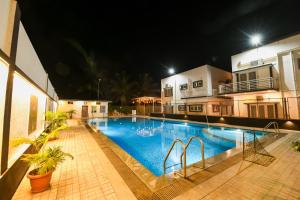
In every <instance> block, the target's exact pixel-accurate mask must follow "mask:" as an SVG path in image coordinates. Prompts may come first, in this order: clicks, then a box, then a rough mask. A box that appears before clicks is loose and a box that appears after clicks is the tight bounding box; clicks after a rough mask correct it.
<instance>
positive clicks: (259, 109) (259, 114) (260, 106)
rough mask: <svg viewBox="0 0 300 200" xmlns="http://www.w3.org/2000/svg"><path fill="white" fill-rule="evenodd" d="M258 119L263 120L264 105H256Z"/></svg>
mask: <svg viewBox="0 0 300 200" xmlns="http://www.w3.org/2000/svg"><path fill="white" fill-rule="evenodd" d="M258 117H259V118H265V117H266V116H265V105H258Z"/></svg>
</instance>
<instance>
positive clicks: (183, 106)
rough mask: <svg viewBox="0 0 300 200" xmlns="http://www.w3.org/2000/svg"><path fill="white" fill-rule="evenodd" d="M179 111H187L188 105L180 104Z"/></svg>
mask: <svg viewBox="0 0 300 200" xmlns="http://www.w3.org/2000/svg"><path fill="white" fill-rule="evenodd" d="M178 111H186V105H178Z"/></svg>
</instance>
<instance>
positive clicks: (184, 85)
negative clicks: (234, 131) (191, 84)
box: [179, 83, 188, 90]
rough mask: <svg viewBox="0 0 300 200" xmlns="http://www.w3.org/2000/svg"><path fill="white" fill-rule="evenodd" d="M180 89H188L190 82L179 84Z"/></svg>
mask: <svg viewBox="0 0 300 200" xmlns="http://www.w3.org/2000/svg"><path fill="white" fill-rule="evenodd" d="M179 89H180V90H187V89H188V84H187V83H185V84H182V85H180V86H179Z"/></svg>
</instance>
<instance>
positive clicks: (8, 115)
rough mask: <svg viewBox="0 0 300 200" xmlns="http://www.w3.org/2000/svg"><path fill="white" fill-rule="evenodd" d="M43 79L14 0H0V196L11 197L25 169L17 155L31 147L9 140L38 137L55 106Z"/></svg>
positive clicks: (55, 96) (53, 97)
mask: <svg viewBox="0 0 300 200" xmlns="http://www.w3.org/2000/svg"><path fill="white" fill-rule="evenodd" d="M4 60H5V61H4ZM47 82H48V76H47V73H46V72H45V70H44V68H43V66H42V64H41V62H40V60H39V58H38V56H37V54H36V52H35V50H34V48H33V46H32V44H31V42H30V40H29V37H28V36H27V34H26V32H25V29H24V27H23V25H22V24H21V22H20V10H19V9H18V6H17V1H16V0H0V150H1V151H0V194H1V195H0V199H11V198H12V195H13V193H14V191H15V190H16V188H17V186H18V185H19V183H20V181H21V179H22V178H23V176H24V175H25V173H26V171H27V169H28V167H27V165H26V164H24V162H22V161H20V157H21V155H22V154H23V152H27V153H30V152H32V150H33V149H32V148H28V147H29V145H21V146H19V147H17V148H13V149H10V148H9V144H10V140H12V139H14V138H17V137H20V136H22V137H36V136H38V135H39V134H40V133H41V132H42V131H43V130H44V128H45V126H44V124H45V116H44V115H45V112H46V111H47V110H48V109H52V110H56V108H57V103H56V102H55V101H56V100H57V99H58V97H57V94H56V93H55V90H54V88H53V86H52V84H51V83H50V84H49V85H50V87H49V88H48V87H47ZM49 82H50V81H49ZM30 113H31V114H30ZM30 116H31V117H30ZM30 118H31V120H30ZM29 122H30V125H31V126H29ZM35 122H36V123H35ZM29 127H30V128H29ZM29 132H30V133H29Z"/></svg>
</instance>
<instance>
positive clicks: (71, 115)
mask: <svg viewBox="0 0 300 200" xmlns="http://www.w3.org/2000/svg"><path fill="white" fill-rule="evenodd" d="M67 113H68V115H69V119H73V115H75V114H76V110H74V109H73V110H69V111H68V112H67Z"/></svg>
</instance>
